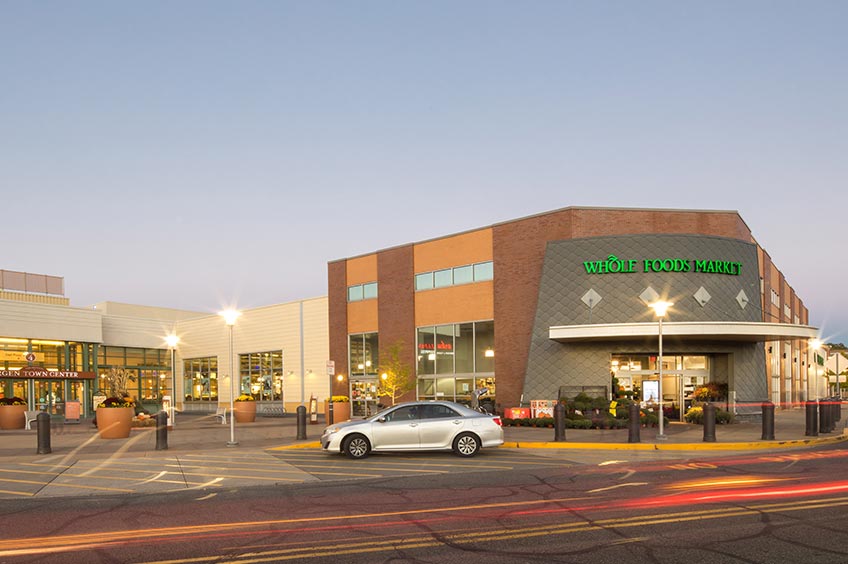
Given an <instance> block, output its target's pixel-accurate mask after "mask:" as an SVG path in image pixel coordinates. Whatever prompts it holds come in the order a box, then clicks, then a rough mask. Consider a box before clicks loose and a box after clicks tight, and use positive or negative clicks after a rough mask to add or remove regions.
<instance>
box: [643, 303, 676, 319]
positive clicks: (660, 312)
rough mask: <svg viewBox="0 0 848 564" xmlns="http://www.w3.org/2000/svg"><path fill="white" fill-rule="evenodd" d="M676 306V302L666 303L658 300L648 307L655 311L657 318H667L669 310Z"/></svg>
mask: <svg viewBox="0 0 848 564" xmlns="http://www.w3.org/2000/svg"><path fill="white" fill-rule="evenodd" d="M673 305H674V302H664V301H662V300H657V301H655V302H654V303H651V304H648V306H649V307H650V308H651V309H653V310H654V313H655V314H656V315H657V317H665V314H666V312H668V309H669V308H670V307H671V306H673Z"/></svg>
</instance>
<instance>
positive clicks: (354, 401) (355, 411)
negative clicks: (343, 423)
mask: <svg viewBox="0 0 848 564" xmlns="http://www.w3.org/2000/svg"><path fill="white" fill-rule="evenodd" d="M378 400H379V398H378V396H377V379H376V378H360V379H358V380H354V381H353V382H351V384H350V415H351V417H370V416H371V415H374V414H375V413H377V411H378V410H379V408H378V407H377V402H378Z"/></svg>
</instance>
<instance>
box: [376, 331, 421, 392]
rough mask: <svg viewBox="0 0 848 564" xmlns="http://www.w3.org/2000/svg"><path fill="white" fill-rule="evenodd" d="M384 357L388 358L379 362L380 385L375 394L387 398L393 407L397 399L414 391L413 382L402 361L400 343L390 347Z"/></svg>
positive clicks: (408, 369) (401, 343) (407, 367)
mask: <svg viewBox="0 0 848 564" xmlns="http://www.w3.org/2000/svg"><path fill="white" fill-rule="evenodd" d="M380 356H383V355H380ZM386 356H387V357H388V358H386V359H385V360H383V361H381V362H380V384H379V386H378V388H377V394H378V395H380V396H386V397H388V398H389V399H390V400H391V401H392V405H394V404H395V401H397V399H398V398H399V397H401V396H402V395H404V394H405V393H407V392H409V391H412V390H414V389H415V382H414V381H413V379H412V369H411V368H410V367H409V364H407V363H405V362H404V361H403V360H402V359H403V342H402V341H397V342H395V343H394V344H393V345H391V346H390V347H389V349H388V351H387V354H386Z"/></svg>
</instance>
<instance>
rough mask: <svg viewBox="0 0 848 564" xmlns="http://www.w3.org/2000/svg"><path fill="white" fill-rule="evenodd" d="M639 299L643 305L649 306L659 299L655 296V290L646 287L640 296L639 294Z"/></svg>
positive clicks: (658, 296) (657, 295)
mask: <svg viewBox="0 0 848 564" xmlns="http://www.w3.org/2000/svg"><path fill="white" fill-rule="evenodd" d="M639 299H640V300H642V301H643V302H645V305H651V304H652V303H654V302H656V301H657V300H658V299H660V295H659V294H657V291H656V290H654V289H653V288H651V287H650V286H648V287H647V288H645V290H644V291H642V293H641V294H639Z"/></svg>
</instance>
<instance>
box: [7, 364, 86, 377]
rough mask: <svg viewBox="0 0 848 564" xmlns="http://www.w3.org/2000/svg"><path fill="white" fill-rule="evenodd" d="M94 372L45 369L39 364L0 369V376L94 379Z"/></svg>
mask: <svg viewBox="0 0 848 564" xmlns="http://www.w3.org/2000/svg"><path fill="white" fill-rule="evenodd" d="M95 376H96V374H95V373H94V372H77V371H75V370H47V369H45V368H41V367H40V366H26V367H24V368H21V369H20V370H0V378H40V379H42V380H59V379H67V380H94V377H95Z"/></svg>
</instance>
